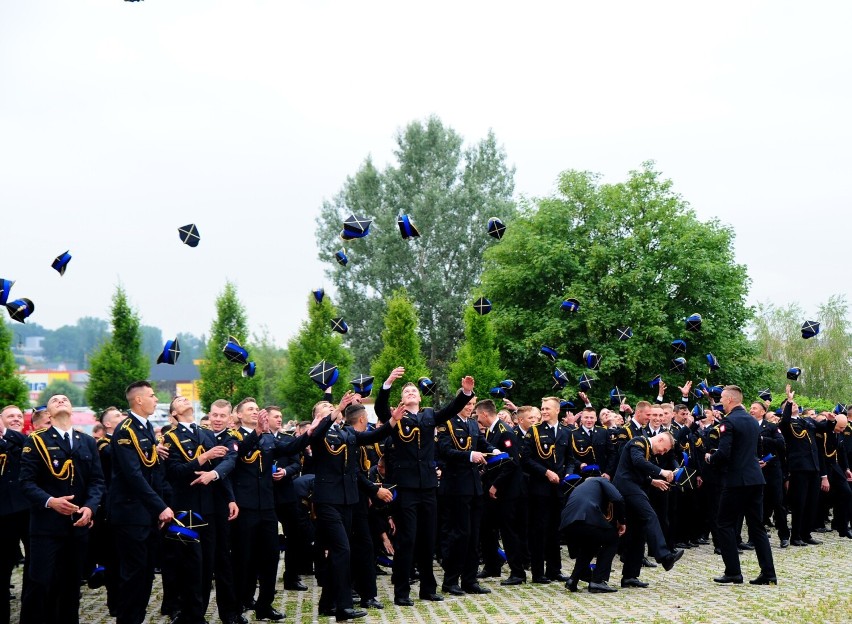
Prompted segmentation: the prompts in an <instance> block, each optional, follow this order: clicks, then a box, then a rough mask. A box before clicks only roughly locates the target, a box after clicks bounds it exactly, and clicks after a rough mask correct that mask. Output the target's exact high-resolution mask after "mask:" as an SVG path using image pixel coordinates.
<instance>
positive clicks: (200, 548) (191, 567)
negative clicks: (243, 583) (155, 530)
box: [167, 514, 216, 624]
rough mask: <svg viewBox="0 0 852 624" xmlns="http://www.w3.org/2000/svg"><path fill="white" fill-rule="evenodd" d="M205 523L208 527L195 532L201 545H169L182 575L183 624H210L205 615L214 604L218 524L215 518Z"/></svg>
mask: <svg viewBox="0 0 852 624" xmlns="http://www.w3.org/2000/svg"><path fill="white" fill-rule="evenodd" d="M204 520H205V521H206V522H207V526H205V527H198V528H196V529H193V530H194V531H197V532H198V536H199V541H198V542H181V541H178V540H172V539H169V540H168V543H167V547H168V548H170V549H171V550H172V553H173V555H174V557H173V561H174V563H175V566H176V571H177V574H178V580H177V582H176V586H177V589H178V605H179V609H180V617H181V620H180V621H181V624H206V620H205V618H204V615H205V614H206V613H207V606H208V605H209V604H210V590H211V588H212V586H213V568H214V565H215V556H216V555H215V550H216V521H215V519H214V518H213V514H209V515H208V517H205V518H204Z"/></svg>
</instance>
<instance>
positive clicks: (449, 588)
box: [441, 585, 464, 596]
mask: <svg viewBox="0 0 852 624" xmlns="http://www.w3.org/2000/svg"><path fill="white" fill-rule="evenodd" d="M441 591H442V592H444V593H445V594H449V595H450V596H464V592H463V591H462V588H461V587H459V586H458V585H441Z"/></svg>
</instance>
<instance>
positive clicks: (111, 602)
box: [0, 507, 118, 622]
mask: <svg viewBox="0 0 852 624" xmlns="http://www.w3.org/2000/svg"><path fill="white" fill-rule="evenodd" d="M89 562H90V563H91V564H92V565H90V567H91V568H94V566H95V565H99V566H102V567H103V569H104V586H105V587H106V595H107V610H108V611H109V612H110V613H114V612H115V609H116V605H117V604H118V599H117V596H116V595H117V593H118V556H117V555H116V551H115V537H114V536H113V533H112V527H111V526H110V524H109V522H108V521H107V519H106V511H105V510H104V508H103V507H99V508H98V511H97V512H96V513H95V524H94V526H93V527H92V529H91V530H90V531H89ZM88 572H91V570H89V571H88ZM0 622H2V620H0Z"/></svg>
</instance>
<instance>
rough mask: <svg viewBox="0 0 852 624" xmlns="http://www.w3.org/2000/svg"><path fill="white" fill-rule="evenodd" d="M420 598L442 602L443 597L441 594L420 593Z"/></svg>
mask: <svg viewBox="0 0 852 624" xmlns="http://www.w3.org/2000/svg"><path fill="white" fill-rule="evenodd" d="M462 593H464V592H462ZM420 600H428V601H430V602H443V600H444V597H443V596H442V595H441V594H420Z"/></svg>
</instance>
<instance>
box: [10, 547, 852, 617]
mask: <svg viewBox="0 0 852 624" xmlns="http://www.w3.org/2000/svg"><path fill="white" fill-rule="evenodd" d="M815 535H817V536H818V537H819V538H820V539H823V540H824V541H825V543H824V544H823V545H821V546H808V547H806V548H795V547H790V548H788V549H786V550H781V549H779V548H777V541H778V540H777V538H774V537H773V538H772V540H773V555H774V556H775V566H776V568H777V571H778V576H779V578H780V585H779V586H777V587H752V586H750V585H748V584H744V585H740V586H718V585H716V584H715V583H713V581H712V577H713V576H714V575H717V574H720V573H721V572H722V562H721V558H720V557H718V556H716V555H713V553H712V549H711V548H710V547H708V546H702V547H701V548H699V549H692V550H689V551H687V552H686V554H685V555H684V558H683V559H681V560H680V562H679V563H678V564H677V565H676V566H675V568H674V570H672V571H671V572H664V571H663V570H662V568H656V569H647V568H646V569H645V570H643V572H642V578H643V579H644V580H646V581H648V582H649V583H650V584H651V586H650V587H649V588H648V589H644V590H643V589H620V590H619V591H618V593H615V594H610V595H601V594H589V593H587V592H585V591H583V592H581V593H577V594H570V593H569V592H568V591H567V590H566V589H565V588H564V587H563V586H562V584H551V585H547V586H540V585H532V584H527V585H522V586H520V587H510V588H509V587H500V586H499V584H498V583H497V581H496V580H494V579H488V580H487V581H485V582H484V583H483V584H484V585H486V586H488V587H490V588H491V589H492V590H493V593H492V594H490V595H487V596H472V597H460V598H453V597H450V596H447V598H446V600H445V602H442V603H424V602H421V601H417V600H415V606H414V607H407V608H400V607H396V606H394V605H393V601H392V596H393V588H392V587H391V585H390V577H389V576H382V577H379V600H381V601H382V602H384V603H385V605H386V606H385V609H384V610H382V611H377V610H370V613H369V615H368V616H367V618H366V619H363V620H359V621H360V622H373V623H375V622H393V623H397V622H418V623H420V624H427V623H434V622H459V623H469V622H474V621H477V622H483V623H484V622H488V623H489V624H490V623H492V622H494V623H496V622H512V623H516V622H522V623H524V624H534V623H538V622H541V623H545V622H584V623H585V622H643V623H661V624H662V623H669V622H675V623H684V624H692V623H694V622H714V623H715V622H736V623H739V622H783V623H785V624H798V623H800V622H819V623H827V622H830V623H838V624H840V623H844V624H846V623H848V622H852V540H848V539H841V538H839V537H837V535H836V534H825V535H818V534H815ZM563 561H564V562H565V565H564V566H563V571H565V572H566V573H567V572H568V571H569V570H570V568H569V565H568V562H569V560H568V558H567V555H566V554H565V553H564V552H563ZM742 561H743V574H744V575H745V576H746V579H748V578H753V577H754V576H756V575H757V572H758V568H757V560H756V559H755V556H754V553H753V552H747V553H745V554H744V555H742ZM620 571H621V569H620V565H619V564H618V561H617V560H616V565H615V571H614V575H613V580H615V581H618V578H619V575H620ZM435 573H436V577H437V578H438V582H439V583H440V580H441V575H440V570H437V569H436V571H435ZM20 574H21V572H20V568H19V569H18V570H17V571H16V573H15V576H14V577H13V582H14V583H15V584H16V587H20ZM306 583H307V584H308V586H309V588H310V589H309V591H307V592H285V591H283V590H282V588H281V586H280V585H279V592H278V594H277V600H276V603H275V607H276V608H278V609H279V610H281V611H283V612H285V613H286V614H287V619H286V620H285V622H318V621H321V622H331V621H333V620H332V619H331V618H318V617H317V613H316V607H315V604H316V602H317V600H318V599H319V590H318V588H317V587H316V584H315V583H314V582H313V579H308V580H306ZM580 585H581V587H583V586H584V585H585V584H584V583H581V584H580ZM104 591H105V590H103V589H99V590H97V591H90V590H88V589H84V594H83V601H82V603H83V606H82V609H81V614H82V615H81V620H80V621H81V622H84V623H91V624H94V623H97V622H112V621H113V620H112V619H111V618H109V617H108V615H107V613H106V607H105V594H104ZM412 595H413V596H416V595H417V590H416V586H415V588H414V589H413V591H412ZM159 600H160V579H159V576H158V577H157V579H156V581H155V596H154V598H153V599H152V601H151V608H150V609H149V613H150V614H152V616H151V617H150V620H149V621H150V622H151V623H152V624H167V621H166V618H164V617H160V616H159V615H156V616H154V615H153V614H158V613H159ZM18 605H19V601H18V600H15V601H14V602H13V606H12V621H13V622H17V617H18V615H17V614H18V611H17V610H18ZM214 613H215V612H214V610H213V608H212V607H211V610H210V614H209V616H208V617H209V619H210V622H211V623H213V622H217V623H218V618H216V617H215V615H214ZM247 616H253V613H251V612H250V613H248V614H247ZM252 619H253V618H252V617H249V620H252Z"/></svg>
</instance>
